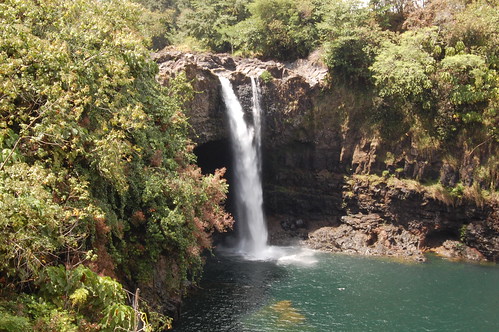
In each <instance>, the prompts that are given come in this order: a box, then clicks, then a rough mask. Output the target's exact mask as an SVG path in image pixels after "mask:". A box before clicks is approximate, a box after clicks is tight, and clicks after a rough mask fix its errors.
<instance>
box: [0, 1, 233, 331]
mask: <svg viewBox="0 0 499 332" xmlns="http://www.w3.org/2000/svg"><path fill="white" fill-rule="evenodd" d="M143 15H144V11H143V8H142V7H141V6H139V5H136V4H131V3H129V2H126V1H121V0H109V1H98V0H76V1H69V0H47V1H43V2H39V1H35V0H33V1H31V0H26V1H16V0H7V1H3V2H2V3H0V24H1V25H2V32H1V34H0V82H1V83H0V152H1V153H0V198H1V200H0V208H1V212H2V213H1V214H0V230H1V232H2V237H1V238H0V261H1V262H0V272H1V274H2V276H3V279H2V280H1V281H0V282H2V283H3V284H5V285H7V286H8V287H6V289H8V290H10V292H22V291H23V290H26V289H30V292H31V293H32V294H34V295H33V296H35V297H37V299H35V302H36V301H42V302H43V301H46V302H47V306H48V307H44V308H46V309H47V308H49V307H50V309H47V310H48V311H50V312H52V311H53V312H54V315H59V316H58V317H62V318H61V320H60V322H61V324H63V325H64V324H65V322H67V323H68V324H69V325H68V326H71V324H73V323H74V322H76V321H77V319H76V318H75V317H76V316H75V315H77V314H78V312H76V311H74V310H69V309H68V307H69V306H71V305H70V304H69V303H64V304H62V303H58V302H57V301H56V300H55V298H52V297H50V296H48V295H47V293H46V292H44V291H43V290H42V291H41V292H40V293H39V294H38V295H37V290H40V287H39V285H40V284H38V283H36V282H35V281H39V280H40V278H41V276H43V275H46V273H49V271H56V270H53V269H54V267H55V266H59V265H60V264H62V263H64V264H65V268H64V269H68V270H69V271H70V272H68V273H70V274H71V273H77V271H79V270H75V269H78V266H80V265H81V264H82V263H83V264H86V265H87V266H89V267H91V268H92V269H93V270H94V271H95V272H98V273H101V274H104V275H108V276H113V277H116V276H117V275H118V273H117V272H118V271H117V269H119V270H120V273H119V275H120V276H121V277H122V280H125V279H126V281H127V282H128V283H129V284H136V283H138V282H140V281H141V280H147V278H150V277H151V271H152V270H153V266H154V264H155V262H156V261H157V258H158V257H159V256H167V257H169V259H170V260H169V262H170V263H169V264H171V268H172V270H174V271H176V272H175V273H172V280H171V282H169V283H168V285H169V287H170V288H169V289H168V291H170V292H171V293H172V294H173V293H174V292H177V291H179V290H180V289H181V288H182V287H184V283H183V281H185V280H186V279H187V278H190V279H191V280H193V281H196V280H197V278H198V277H199V273H200V267H201V262H202V261H201V258H200V253H201V252H202V251H203V250H204V249H206V248H209V247H210V234H211V233H212V232H213V231H214V230H215V229H216V230H219V231H223V230H224V229H226V228H227V227H229V226H230V225H231V222H232V219H231V218H230V216H229V215H228V214H227V213H226V212H225V211H224V210H223V208H222V207H221V206H220V204H221V202H222V201H223V200H224V198H225V193H226V191H227V186H226V184H225V181H224V180H223V179H222V178H221V176H222V173H223V172H217V173H216V174H214V175H211V176H203V175H201V172H200V170H199V168H198V167H197V166H195V165H194V162H195V158H194V155H193V154H192V149H193V147H192V144H191V143H190V142H189V140H188V139H187V121H186V117H185V115H184V114H183V104H184V103H185V102H186V100H187V99H188V98H189V96H191V95H192V93H193V92H192V88H191V87H190V85H189V84H188V83H187V82H186V80H185V78H184V77H183V76H182V75H180V76H179V77H177V78H176V79H172V80H171V81H170V84H169V85H168V86H166V87H162V86H160V85H159V84H158V83H157V81H156V79H155V76H156V75H157V73H158V68H157V65H156V64H155V63H154V62H153V61H152V60H151V59H150V54H149V51H148V49H147V46H148V45H149V40H148V39H147V38H146V36H147V33H146V32H145V31H144V30H146V29H147V27H148V24H146V23H145V22H144V21H143V17H144V16H143ZM145 247H147V250H145V249H144V248H145ZM136 261H140V270H139V271H136V272H137V273H129V272H130V266H132V265H133V264H132V262H136ZM73 270H74V272H71V271H73ZM78 273H79V272H78ZM85 273H87V272H85ZM85 275H86V274H85ZM90 277H91V276H90V275H87V276H86V278H90ZM46 280H47V283H48V284H46V285H43V286H44V287H45V286H46V287H49V288H50V287H52V288H54V289H55V288H56V285H55V284H51V283H52V282H54V279H53V278H48V279H46ZM99 282H100V281H99ZM116 284H117V283H116ZM42 288H43V287H42ZM79 289H80V288H78V289H76V290H75V292H74V293H73V294H72V295H71V294H70V295H71V296H73V298H72V299H74V301H76V302H78V301H83V299H84V298H85V296H86V294H87V293H86V292H87V291H89V292H90V290H89V289H87V288H82V289H81V290H79ZM0 295H4V294H0ZM11 296H12V295H11ZM38 296H39V299H38ZM71 296H70V298H71ZM123 302H124V301H122V300H119V301H117V302H116V303H115V304H112V305H111V304H109V305H105V307H106V308H105V309H102V308H101V307H98V306H95V305H92V306H89V308H93V309H89V310H95V312H93V313H90V312H87V313H84V316H85V319H86V320H87V321H88V322H90V323H91V324H101V325H102V326H101V327H103V328H104V327H105V326H108V325H106V324H107V323H105V322H100V323H99V320H98V319H100V318H101V317H102V316H100V315H99V314H97V311H101V310H104V311H106V310H111V311H110V312H112V310H114V309H116V310H118V311H117V312H123V315H125V316H124V317H128V316H126V315H128V314H126V312H128V313H129V314H130V313H131V311H130V310H131V308H130V307H127V306H125V305H124V303H123ZM78 303H79V302H78ZM82 303H83V302H82ZM61 306H62V307H61ZM40 310H41V311H36V310H35V311H36V312H42V311H43V312H46V311H47V310H45V309H43V310H42V309H40ZM44 310H45V311H44ZM79 312H80V314H83V313H82V311H81V310H80V311H79ZM93 314H95V315H94V316H93ZM43 315H45V314H43ZM47 315H48V316H46V317H52V316H53V315H52V314H50V315H49V314H47ZM54 317H55V316H54ZM120 317H121V316H120ZM120 317H118V318H117V320H113V321H114V323H112V324H122V323H123V324H125V325H126V324H128V323H127V322H125V321H126V320H127V319H122V318H120ZM33 319H34V318H33ZM113 319H114V318H113ZM11 323H12V324H17V323H19V324H21V325H23V324H25V323H26V321H16V320H15V319H14V320H8V322H6V324H11ZM108 323H109V322H108ZM109 324H111V323H109ZM61 326H62V325H61ZM116 326H118V325H116ZM120 326H121V325H120ZM108 327H109V329H112V326H111V325H109V326H108ZM71 328H72V327H68V330H71ZM106 328H107V327H106ZM54 329H59V328H56V327H54Z"/></svg>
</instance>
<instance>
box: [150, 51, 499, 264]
mask: <svg viewBox="0 0 499 332" xmlns="http://www.w3.org/2000/svg"><path fill="white" fill-rule="evenodd" d="M154 57H155V60H156V61H157V62H158V64H159V67H160V73H159V76H158V79H159V80H160V81H161V82H167V81H168V79H169V78H170V77H171V76H172V75H177V74H178V73H179V72H185V73H186V75H187V78H188V79H189V80H190V81H191V82H192V84H193V86H194V88H195V90H196V91H197V93H196V95H195V98H194V100H193V101H192V102H191V103H190V104H189V105H188V116H189V118H190V124H191V125H192V132H191V137H192V139H193V140H194V141H195V142H196V143H197V144H198V146H197V148H196V150H195V152H196V154H197V155H198V160H199V163H200V164H201V167H202V168H203V169H204V170H205V171H207V172H211V171H213V170H214V169H215V168H217V167H222V166H226V167H229V168H230V156H229V155H230V148H229V145H228V137H229V135H228V126H227V123H226V121H227V120H226V118H225V115H224V114H225V113H224V112H225V111H224V106H223V102H222V101H221V94H220V84H219V81H218V78H217V75H224V76H226V77H229V78H230V79H231V81H232V83H233V86H234V87H235V90H236V94H237V95H238V97H239V99H240V101H241V103H242V104H243V107H244V108H245V109H247V110H248V113H247V116H248V117H250V116H251V114H250V111H249V110H250V109H251V107H250V104H251V86H250V77H251V76H253V77H259V80H260V84H261V87H262V94H263V97H262V99H263V100H262V104H263V108H264V122H263V128H262V133H263V158H264V160H263V187H264V201H265V211H266V214H267V216H268V223H269V230H270V233H271V241H272V242H274V243H280V244H283V243H288V242H289V241H293V240H296V239H301V240H305V243H307V244H308V245H309V246H311V247H313V248H317V249H324V250H330V251H341V252H352V253H359V254H367V255H393V256H405V257H411V258H414V259H416V260H424V256H423V255H422V253H423V251H424V250H434V251H437V252H439V253H441V254H443V255H447V256H449V257H454V258H465V259H470V260H483V259H487V260H491V261H498V260H499V212H498V204H497V202H495V201H494V200H488V201H485V202H484V201H483V200H480V199H478V198H477V199H475V200H473V199H470V198H463V197H461V196H460V195H452V194H450V193H449V192H447V191H445V190H444V191H442V190H441V188H442V187H441V186H440V187H437V186H423V185H421V184H420V183H419V180H422V179H425V180H427V181H434V182H436V181H440V183H443V184H444V185H455V184H456V183H457V181H461V182H462V183H465V184H466V181H469V180H470V178H471V177H472V175H471V172H470V171H469V170H470V169H473V165H474V164H476V163H477V162H479V161H477V160H476V158H475V159H473V158H470V161H469V163H468V164H466V165H464V166H463V167H461V168H460V169H456V168H455V167H453V166H452V165H449V164H448V163H446V162H444V161H443V159H442V158H441V155H440V154H439V153H438V151H437V153H432V154H431V155H429V154H427V153H426V154H425V151H418V150H417V149H416V148H415V147H414V144H413V143H412V138H411V137H410V136H408V137H407V139H405V140H403V141H398V142H386V141H383V140H382V139H381V138H380V137H378V135H377V134H376V132H375V130H373V129H372V128H370V127H369V126H368V125H366V121H365V117H366V114H367V113H368V112H369V105H370V104H369V103H368V102H367V101H368V100H369V96H366V95H363V94H362V93H359V92H356V93H352V91H348V89H346V88H341V87H333V88H331V87H326V86H324V85H323V83H322V82H324V80H325V79H326V77H327V70H326V69H325V68H323V67H322V66H321V64H320V61H319V60H318V56H317V55H313V56H312V58H311V59H309V60H308V61H305V60H300V61H298V62H295V63H288V64H283V63H277V62H273V61H267V62H264V61H259V60H256V59H245V58H237V57H231V56H229V55H226V54H221V55H214V54H204V53H203V54H185V53H181V52H177V51H168V50H164V51H161V52H159V53H157V54H155V55H154ZM366 94H367V92H366ZM466 169H468V171H466ZM415 180H417V181H415ZM229 182H230V176H229ZM439 188H440V189H439ZM468 196H470V195H468ZM229 208H230V200H229Z"/></svg>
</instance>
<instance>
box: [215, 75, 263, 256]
mask: <svg viewBox="0 0 499 332" xmlns="http://www.w3.org/2000/svg"><path fill="white" fill-rule="evenodd" d="M220 83H221V85H222V94H223V100H224V102H225V106H226V108H227V115H228V118H229V127H230V135H231V144H232V150H233V156H234V157H233V162H234V182H235V183H234V185H235V195H236V220H237V222H238V223H239V228H240V234H239V235H240V239H239V244H238V248H237V249H238V251H239V252H240V253H242V254H244V255H247V256H249V257H252V258H257V259H258V258H264V256H265V255H266V251H267V250H268V246H267V237H268V234H267V227H266V224H265V218H264V215H263V207H262V205H263V194H262V182H261V159H260V156H261V153H260V147H261V135H260V133H261V129H260V126H261V108H260V101H259V94H258V85H257V83H256V81H255V80H254V79H252V88H253V110H252V111H253V125H251V124H248V123H246V121H245V120H244V112H243V108H242V106H241V103H240V102H239V100H238V99H237V97H236V95H235V93H234V90H233V88H232V85H231V83H230V81H229V80H228V79H227V78H225V77H220Z"/></svg>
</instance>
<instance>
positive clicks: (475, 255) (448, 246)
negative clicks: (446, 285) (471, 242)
mask: <svg viewBox="0 0 499 332" xmlns="http://www.w3.org/2000/svg"><path fill="white" fill-rule="evenodd" d="M434 251H435V253H437V254H438V255H440V256H442V257H446V258H450V259H458V260H466V261H473V262H484V261H486V260H487V259H486V258H485V256H484V255H483V254H482V253H480V252H479V251H478V250H477V249H475V248H471V247H468V246H467V245H465V244H464V243H462V242H460V241H452V240H447V241H445V242H444V243H443V244H442V246H440V247H437V248H435V249H434Z"/></svg>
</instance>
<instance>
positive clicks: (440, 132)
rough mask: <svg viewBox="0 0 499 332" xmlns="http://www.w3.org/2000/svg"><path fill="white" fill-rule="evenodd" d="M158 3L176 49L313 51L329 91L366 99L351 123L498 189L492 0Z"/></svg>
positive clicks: (287, 54)
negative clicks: (319, 57) (324, 71)
mask: <svg viewBox="0 0 499 332" xmlns="http://www.w3.org/2000/svg"><path fill="white" fill-rule="evenodd" d="M139 2H141V3H143V4H145V5H146V6H150V8H153V7H152V2H150V1H147V0H140V1H139ZM154 3H156V2H154ZM162 3H163V8H168V10H170V13H171V14H172V15H171V16H170V25H169V36H170V41H169V42H170V43H171V44H173V45H174V46H175V47H177V48H180V49H187V50H189V49H191V50H194V51H196V50H208V51H213V52H232V53H233V54H236V55H245V56H257V57H261V58H264V59H277V60H283V61H291V60H295V59H297V58H303V57H307V56H308V55H309V54H310V53H312V52H313V51H316V50H319V53H320V54H322V61H323V63H324V64H325V65H326V66H327V67H328V69H329V73H330V76H329V79H330V83H331V85H330V87H332V90H331V91H332V92H333V93H335V91H337V90H338V91H341V87H347V88H348V89H349V90H351V91H352V94H354V95H356V96H359V95H362V98H367V99H369V102H368V103H367V104H365V105H364V107H363V110H362V111H361V112H357V111H355V110H352V112H350V113H354V112H357V113H358V114H357V115H359V116H358V118H356V119H350V122H351V123H352V122H353V121H356V122H357V123H356V124H354V126H355V127H356V128H359V127H364V128H366V127H368V128H369V129H371V131H373V130H374V131H375V132H376V133H377V135H378V136H379V137H381V139H383V142H384V143H385V144H387V145H390V144H392V145H394V146H395V145H397V144H398V145H400V144H402V142H404V141H405V142H406V141H407V140H408V138H409V139H410V141H411V142H410V143H409V145H412V147H414V148H416V149H418V151H420V153H423V154H427V155H430V154H433V155H435V154H440V155H443V157H441V160H443V161H444V162H445V163H447V164H449V165H450V166H451V167H452V168H454V169H456V170H458V169H460V168H463V167H472V168H474V169H476V172H475V173H474V174H473V179H467V180H465V182H466V183H465V185H468V186H469V185H472V184H473V183H476V185H478V186H480V187H481V188H483V189H488V190H497V188H498V186H499V171H498V169H499V159H498V158H497V155H498V153H499V146H498V142H499V114H498V111H499V74H498V72H497V70H498V66H499V53H498V47H497V45H498V44H499V28H498V27H499V8H498V5H499V4H498V2H497V1H487V0H474V1H464V0H430V1H425V2H418V1H412V0H402V1H395V0H372V1H370V2H369V3H366V2H361V1H357V0H307V1H298V0H243V1H221V0H209V1H199V0H184V1H163V2H162ZM339 98H341V96H340V97H339ZM330 112H334V110H333V109H331V110H330ZM360 113H362V114H360ZM354 115H355V114H349V116H350V118H352V116H354ZM352 124H353V123H352ZM456 161H457V162H456Z"/></svg>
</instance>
